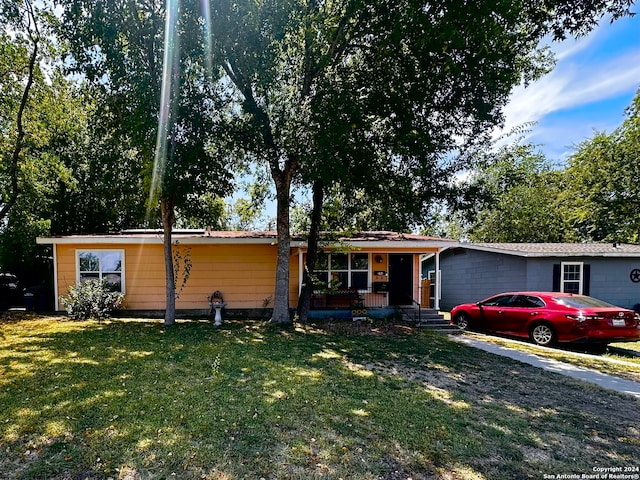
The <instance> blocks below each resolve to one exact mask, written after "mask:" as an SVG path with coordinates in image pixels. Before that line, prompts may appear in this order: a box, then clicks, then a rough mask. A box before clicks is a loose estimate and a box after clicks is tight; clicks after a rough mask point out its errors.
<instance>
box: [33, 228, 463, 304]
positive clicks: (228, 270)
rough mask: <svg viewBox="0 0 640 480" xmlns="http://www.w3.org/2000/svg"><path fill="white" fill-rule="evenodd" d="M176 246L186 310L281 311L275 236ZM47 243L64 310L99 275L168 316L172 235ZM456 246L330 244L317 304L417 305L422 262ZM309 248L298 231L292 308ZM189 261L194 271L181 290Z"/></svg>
mask: <svg viewBox="0 0 640 480" xmlns="http://www.w3.org/2000/svg"><path fill="white" fill-rule="evenodd" d="M173 241H174V243H175V246H174V249H175V251H176V252H177V257H179V258H181V259H182V268H180V267H179V270H178V272H179V275H178V276H179V278H178V279H177V280H178V281H177V283H178V291H179V296H178V298H177V301H176V308H177V309H178V310H179V311H189V312H202V313H204V312H207V311H208V309H209V298H210V296H211V295H212V293H213V292H214V291H220V292H222V295H223V297H224V302H225V303H226V309H227V311H238V312H245V314H246V313H247V312H254V313H255V312H256V311H258V312H262V313H263V314H264V313H265V309H269V308H270V307H272V306H273V303H272V302H273V294H274V290H275V276H276V259H277V235H276V233H275V232H234V231H209V230H206V231H205V230H199V231H195V230H189V231H184V230H183V231H176V232H175V233H174V235H173ZM37 243H39V244H44V245H51V247H52V249H53V270H54V289H55V308H56V310H60V309H61V306H60V297H61V296H63V295H65V294H66V293H67V291H68V288H69V286H71V285H75V284H77V283H78V282H81V281H82V280H84V279H90V278H96V279H103V278H106V279H108V281H109V282H111V283H112V284H113V285H115V286H116V288H118V289H119V290H120V291H121V292H123V293H124V294H125V302H126V308H127V310H133V311H145V312H159V311H162V310H164V308H165V288H164V287H165V267H164V257H163V237H162V232H160V231H150V230H130V231H123V232H121V233H115V234H105V235H66V236H56V237H47V238H38V239H37ZM452 245H457V242H455V241H452V240H444V239H439V238H433V237H426V236H420V235H411V234H398V233H393V232H361V233H357V234H354V235H352V236H349V237H347V238H340V239H339V240H337V241H335V242H334V243H331V244H329V245H326V244H323V247H322V254H321V255H320V258H319V259H318V262H317V269H316V272H317V276H318V278H319V280H321V281H322V282H323V283H324V284H325V285H326V286H327V288H323V289H320V290H318V291H316V292H315V293H314V298H313V301H312V308H315V309H337V308H343V309H344V308H350V307H352V304H353V303H354V301H356V300H357V303H358V305H361V306H362V307H363V308H367V309H376V308H389V307H393V306H396V305H398V306H401V305H409V306H411V305H416V304H418V303H419V301H420V297H421V282H420V273H421V265H420V262H421V261H423V260H424V259H426V258H435V261H436V263H437V261H438V257H439V255H440V252H441V251H443V250H444V249H447V248H448V247H450V246H452ZM306 251H307V244H306V242H305V240H304V239H303V238H302V237H300V236H295V235H294V236H293V237H292V242H291V251H290V255H291V256H290V271H289V273H290V284H289V296H290V306H291V307H292V308H293V307H295V306H296V305H297V303H298V298H299V292H300V290H301V288H302V276H303V275H302V274H303V271H304V263H305V256H306ZM185 259H187V260H188V262H187V263H188V264H189V265H190V266H189V268H188V271H189V275H188V280H187V282H186V284H185V285H184V288H181V278H180V272H184V271H185V268H184V260H185ZM177 263H178V265H180V264H181V262H180V261H178V262H177ZM329 286H330V288H328V287H329ZM433 306H434V307H435V308H438V306H437V304H436V305H433Z"/></svg>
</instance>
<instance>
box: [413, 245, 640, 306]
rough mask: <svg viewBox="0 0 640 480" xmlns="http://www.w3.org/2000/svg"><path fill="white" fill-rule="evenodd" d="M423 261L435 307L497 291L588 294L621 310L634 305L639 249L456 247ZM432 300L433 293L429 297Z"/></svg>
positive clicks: (639, 291)
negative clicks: (434, 283)
mask: <svg viewBox="0 0 640 480" xmlns="http://www.w3.org/2000/svg"><path fill="white" fill-rule="evenodd" d="M438 260H439V267H438V269H436V266H435V263H434V262H425V264H424V265H423V276H424V277H425V278H429V277H431V278H434V277H435V271H437V270H439V271H440V284H439V285H438V287H439V288H440V291H439V294H440V295H441V300H440V304H439V306H440V308H441V309H442V310H446V311H448V310H450V309H451V308H453V307H454V306H455V305H458V304H461V303H467V302H476V301H480V300H482V299H484V298H486V297H489V296H491V295H493V294H496V293H500V292H508V291H557V292H573V293H581V294H585V295H590V296H592V297H596V298H599V299H601V300H604V301H606V302H609V303H612V304H614V305H619V306H621V307H627V308H633V307H634V306H635V305H637V304H639V303H640V245H628V244H617V243H458V244H456V245H452V246H451V248H448V249H446V250H443V251H441V252H440V254H439V259H438ZM432 295H433V293H432Z"/></svg>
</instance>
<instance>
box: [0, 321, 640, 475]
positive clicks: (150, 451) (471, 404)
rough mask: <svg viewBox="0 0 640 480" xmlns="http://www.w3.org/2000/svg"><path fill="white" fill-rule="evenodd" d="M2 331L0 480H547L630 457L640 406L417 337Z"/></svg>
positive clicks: (637, 444) (258, 327)
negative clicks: (1, 476)
mask: <svg viewBox="0 0 640 480" xmlns="http://www.w3.org/2000/svg"><path fill="white" fill-rule="evenodd" d="M0 329H2V332H3V334H4V336H3V337H1V338H2V348H1V349H0V355H1V357H0V365H1V367H2V375H1V376H0V384H1V385H2V390H1V393H0V400H1V401H0V404H2V405H4V408H3V409H2V411H0V429H1V432H2V433H1V436H0V471H2V472H10V473H9V474H8V475H7V478H14V477H17V476H18V475H19V476H20V478H53V479H67V478H109V477H112V478H128V479H134V478H141V479H142V478H166V477H170V476H171V475H172V474H175V475H177V478H221V479H222V478H242V477H246V478H260V477H264V478H336V479H337V478H341V477H342V478H355V479H357V478H362V479H369V478H384V479H396V478H407V477H412V478H414V479H420V478H444V477H447V476H448V477H447V478H492V479H493V478H505V479H507V478H508V479H513V478H542V476H543V475H544V474H551V473H591V472H592V471H593V467H594V466H605V467H610V466H628V465H631V464H633V462H635V461H637V460H636V459H637V455H638V452H639V451H640V432H639V431H638V428H637V419H636V418H637V416H636V415H635V412H637V409H638V406H639V403H640V402H638V401H636V400H633V399H632V398H630V397H625V396H622V395H617V394H614V393H610V392H606V391H603V390H600V389H597V388H595V387H593V388H592V387H589V386H585V385H584V384H582V383H579V382H577V381H574V380H571V379H567V378H565V377H561V376H559V375H556V374H550V373H548V372H542V371H540V370H538V369H535V368H533V367H530V366H527V365H523V364H519V363H517V362H513V361H511V360H508V359H503V358H499V357H495V356H493V355H490V354H487V353H485V352H480V351H477V350H475V349H471V348H469V347H466V346H463V345H459V344H457V343H452V342H449V341H448V340H447V339H446V337H444V336H439V335H433V334H428V333H426V332H413V333H409V334H407V333H400V334H397V333H396V334H391V335H340V334H330V333H327V332H323V331H319V330H316V329H312V328H305V329H288V330H282V329H279V328H277V327H273V326H269V325H266V324H264V323H257V322H255V323H254V322H230V323H226V324H225V326H224V327H223V328H215V327H213V325H212V324H211V323H209V322H182V323H179V324H178V325H175V326H174V327H171V328H165V327H163V326H162V325H161V324H160V323H157V322H152V321H125V320H113V321H110V322H105V323H101V324H99V323H93V322H83V323H77V324H76V323H71V322H62V323H60V322H55V321H50V322H46V321H41V322H40V323H39V324H33V325H31V326H30V324H29V322H23V323H12V324H11V325H2V326H0ZM25 329H27V333H25ZM29 329H30V330H29ZM631 412H633V413H631Z"/></svg>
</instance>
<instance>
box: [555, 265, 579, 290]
mask: <svg viewBox="0 0 640 480" xmlns="http://www.w3.org/2000/svg"><path fill="white" fill-rule="evenodd" d="M576 265H577V266H578V267H580V268H579V275H580V278H579V279H578V280H565V278H564V274H565V267H569V266H576ZM576 282H577V283H578V294H579V295H582V292H583V286H584V262H562V263H561V264H560V291H561V292H563V293H565V292H566V290H565V284H567V283H576Z"/></svg>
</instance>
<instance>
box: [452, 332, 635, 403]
mask: <svg viewBox="0 0 640 480" xmlns="http://www.w3.org/2000/svg"><path fill="white" fill-rule="evenodd" d="M449 338H450V339H451V340H453V341H456V342H460V343H464V344H465V345H469V346H471V347H475V348H479V349H481V350H484V351H486V352H490V353H494V354H496V355H501V356H503V357H509V358H512V359H514V360H517V361H519V362H522V363H528V364H529V365H533V366H534V367H538V368H542V369H544V370H548V371H550V372H555V373H560V374H561V375H566V376H568V377H572V378H576V379H578V380H583V381H585V382H589V383H593V384H596V385H599V386H600V387H602V388H606V389H609V390H615V391H616V392H621V393H626V394H628V395H633V396H634V397H636V398H638V399H640V383H639V382H633V381H631V380H625V379H623V378H619V377H614V376H612V375H607V374H605V373H601V372H598V371H596V370H591V369H589V368H583V367H576V366H575V365H571V364H569V363H564V362H559V361H557V360H553V359H551V358H545V357H541V356H539V355H534V354H532V353H524V352H520V351H518V350H514V349H512V348H508V347H503V346H501V345H496V344H495V343H491V342H489V341H485V340H480V339H477V338H470V337H467V336H465V335H457V336H456V335H451V336H450V337H449Z"/></svg>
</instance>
